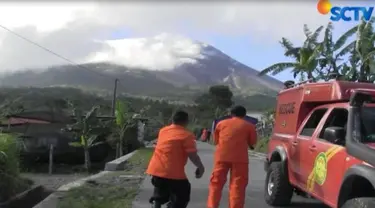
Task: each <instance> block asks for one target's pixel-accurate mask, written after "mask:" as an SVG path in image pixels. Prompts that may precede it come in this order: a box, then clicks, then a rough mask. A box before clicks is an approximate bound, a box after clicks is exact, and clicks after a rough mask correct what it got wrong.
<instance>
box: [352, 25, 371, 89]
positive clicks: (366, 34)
mask: <svg viewBox="0 0 375 208" xmlns="http://www.w3.org/2000/svg"><path fill="white" fill-rule="evenodd" d="M374 22H375V18H371V19H370V21H367V22H366V21H364V20H362V21H361V23H360V24H359V25H358V28H357V40H356V44H355V49H356V52H357V55H358V58H359V60H360V65H359V78H358V81H359V82H369V81H370V82H373V81H374V79H373V78H370V77H373V76H372V75H371V74H374V72H375V60H374V57H375V45H374V44H375V32H374V27H373V24H374Z"/></svg>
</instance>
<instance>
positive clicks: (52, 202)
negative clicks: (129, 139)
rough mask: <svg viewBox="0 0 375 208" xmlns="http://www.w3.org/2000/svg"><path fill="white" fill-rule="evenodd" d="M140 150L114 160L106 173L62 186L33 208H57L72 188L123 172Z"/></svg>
mask: <svg viewBox="0 0 375 208" xmlns="http://www.w3.org/2000/svg"><path fill="white" fill-rule="evenodd" d="M136 152H138V150H134V151H133V152H130V153H128V154H126V155H124V156H122V157H119V158H117V159H115V160H112V161H110V162H108V163H106V165H105V169H104V171H100V172H99V173H97V174H94V175H91V176H88V177H85V178H81V179H78V180H76V181H73V182H70V183H67V184H65V185H62V186H60V187H59V188H58V189H57V190H56V191H55V192H54V193H52V194H51V195H49V196H48V197H47V198H45V199H44V200H42V201H41V202H39V203H38V204H37V205H35V206H34V207H33V208H46V207H48V208H50V207H56V206H57V202H58V200H59V199H60V198H61V197H63V193H64V192H66V191H69V190H70V189H72V188H77V187H80V186H82V185H84V184H85V182H86V181H90V180H95V179H97V178H100V177H102V176H105V175H107V174H108V173H111V172H115V171H118V170H121V168H123V167H124V164H125V163H126V161H127V160H129V159H130V158H131V157H132V156H133V155H134V154H135V153H136ZM108 164H110V165H109V168H108V169H109V170H107V165H108Z"/></svg>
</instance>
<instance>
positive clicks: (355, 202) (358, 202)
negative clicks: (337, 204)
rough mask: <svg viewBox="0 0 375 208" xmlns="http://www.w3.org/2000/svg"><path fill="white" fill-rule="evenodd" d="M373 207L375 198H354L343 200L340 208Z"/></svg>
mask: <svg viewBox="0 0 375 208" xmlns="http://www.w3.org/2000/svg"><path fill="white" fill-rule="evenodd" d="M372 207H375V198H371V197H362V198H354V199H350V200H348V201H346V202H345V204H344V205H343V206H342V207H341V208H372Z"/></svg>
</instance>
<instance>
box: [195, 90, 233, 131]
mask: <svg viewBox="0 0 375 208" xmlns="http://www.w3.org/2000/svg"><path fill="white" fill-rule="evenodd" d="M195 103H196V104H197V107H196V108H197V112H196V115H197V117H198V115H199V118H200V119H199V123H200V124H201V125H203V126H206V127H208V126H210V125H211V122H212V120H213V119H214V118H215V117H220V116H222V115H224V114H226V113H227V109H228V108H229V107H231V106H232V105H233V103H234V102H233V93H232V91H231V90H230V88H229V87H228V86H225V85H214V86H211V87H210V88H209V90H208V92H207V93H204V94H202V95H200V96H198V97H197V99H196V100H195ZM197 122H198V121H197Z"/></svg>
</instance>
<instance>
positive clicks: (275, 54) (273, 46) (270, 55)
mask: <svg viewBox="0 0 375 208" xmlns="http://www.w3.org/2000/svg"><path fill="white" fill-rule="evenodd" d="M327 18H328V17H327ZM327 23H328V21H327ZM354 25H355V23H353V22H351V23H348V22H339V23H334V27H335V30H334V36H336V37H338V36H339V35H340V34H342V33H343V32H345V31H346V30H348V29H350V28H352V27H353V26H354ZM310 29H311V30H314V29H316V28H310ZM296 30H299V32H302V31H303V25H301V27H300V28H296ZM322 34H323V33H322ZM184 35H186V36H188V37H190V38H192V39H195V40H199V41H202V42H205V43H208V44H210V45H213V46H215V47H216V48H218V49H219V50H221V51H223V52H224V53H226V54H228V55H229V56H231V57H232V58H234V59H236V60H238V61H240V62H242V63H244V64H246V65H247V66H249V67H251V68H253V69H256V70H262V69H264V68H266V67H268V66H270V65H272V64H273V63H277V62H284V61H288V59H287V58H286V57H284V55H283V54H284V50H283V48H282V47H281V46H280V44H279V42H278V40H273V39H271V41H264V40H263V41H262V40H261V39H259V38H252V36H251V34H250V35H223V34H220V33H196V32H185V33H184ZM134 36H135V35H134V34H133V33H132V32H131V31H129V30H127V29H119V30H117V31H115V32H114V33H112V37H111V39H118V38H127V37H134ZM281 38H282V37H281V36H280V38H279V39H280V40H281ZM292 42H294V43H295V45H300V43H302V42H301V41H293V40H292ZM275 78H277V79H279V80H281V81H286V80H290V79H293V77H292V76H291V74H290V72H289V71H285V72H282V73H280V74H278V75H276V76H275Z"/></svg>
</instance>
